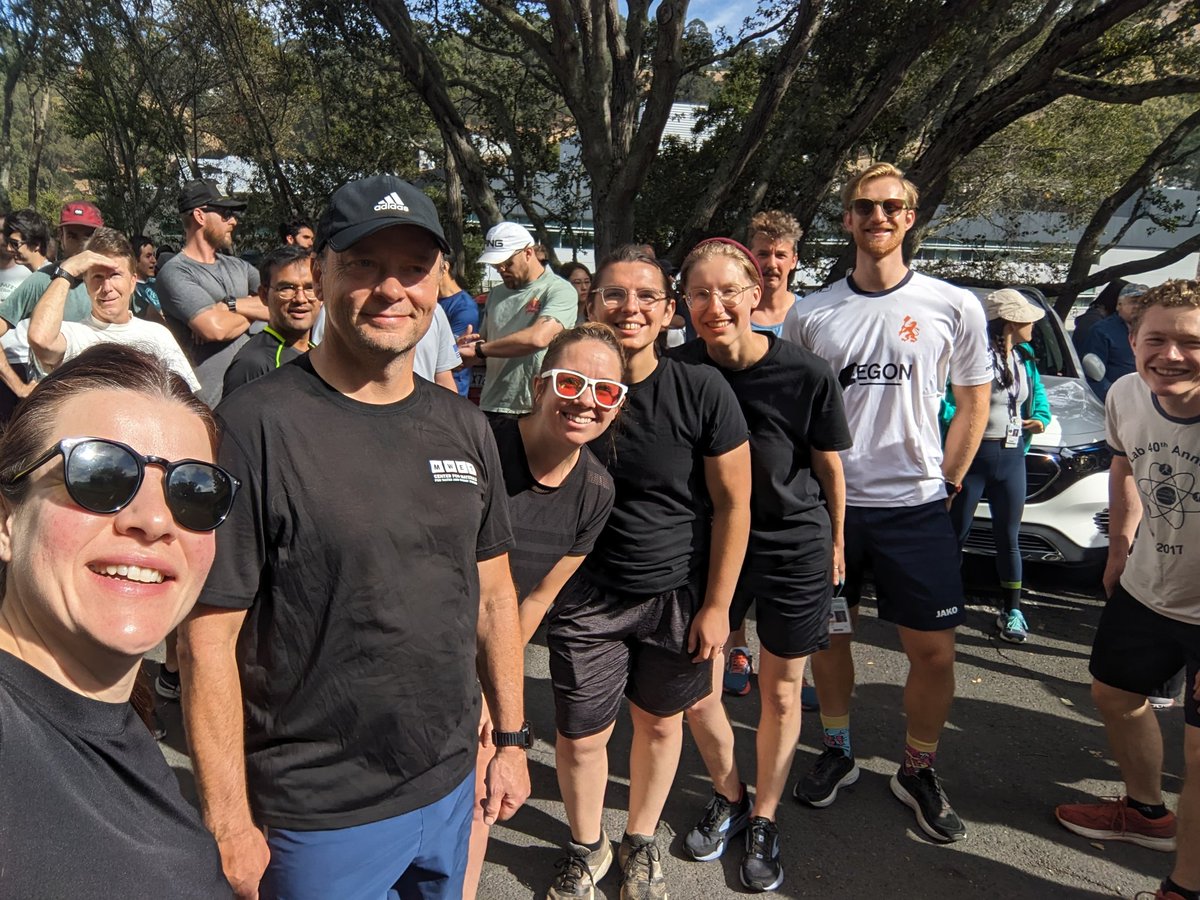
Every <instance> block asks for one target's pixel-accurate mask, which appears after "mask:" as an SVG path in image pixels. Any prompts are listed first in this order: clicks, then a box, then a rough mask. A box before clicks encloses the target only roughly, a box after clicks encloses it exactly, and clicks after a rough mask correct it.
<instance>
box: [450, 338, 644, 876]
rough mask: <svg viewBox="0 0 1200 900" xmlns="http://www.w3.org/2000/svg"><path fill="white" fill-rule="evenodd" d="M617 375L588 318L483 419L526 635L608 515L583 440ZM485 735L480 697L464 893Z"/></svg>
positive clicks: (479, 827) (619, 355) (487, 748)
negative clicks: (520, 396) (510, 407)
mask: <svg viewBox="0 0 1200 900" xmlns="http://www.w3.org/2000/svg"><path fill="white" fill-rule="evenodd" d="M625 381H626V374H625V348H623V347H622V346H621V343H620V341H619V340H618V339H617V335H616V333H615V332H614V331H613V330H612V329H611V328H609V327H608V326H607V325H601V324H599V323H596V322H589V323H587V324H585V325H580V326H577V327H575V328H570V329H567V330H566V331H562V332H559V333H558V334H557V335H555V337H554V340H552V341H551V342H550V346H549V347H548V348H547V349H546V355H545V357H543V359H542V369H541V372H539V373H538V376H537V377H536V379H535V380H534V383H533V410H532V411H531V412H530V413H529V414H528V415H524V416H521V417H520V418H518V419H501V418H497V419H493V420H492V421H491V425H492V431H493V432H494V434H495V436H496V446H497V449H499V451H500V465H501V468H502V469H503V471H504V485H505V489H506V491H507V493H508V508H509V515H510V517H511V519H512V523H513V539H514V540H515V542H516V544H515V546H514V547H513V549H512V550H511V551H509V562H510V563H511V565H512V572H513V580H514V581H515V582H516V585H517V596H518V597H519V598H520V602H521V606H520V616H521V637H522V640H523V642H524V643H529V641H530V639H531V638H532V637H533V634H534V632H535V631H537V629H538V626H539V625H541V623H542V619H543V618H544V617H545V615H546V610H547V609H549V608H550V606H551V604H552V603H553V602H554V599H555V598H556V597H557V596H558V593H559V591H560V590H562V587H563V585H564V584H566V583H567V581H568V579H570V577H571V576H572V575H574V574H575V572H576V571H577V570H578V569H579V566H580V565H581V564H582V563H583V561H584V559H585V558H586V557H587V554H588V553H589V552H591V549H592V547H593V546H594V545H595V543H596V538H597V537H598V536H599V534H600V530H601V529H602V528H603V527H604V524H605V522H607V521H608V514H609V512H610V511H611V510H612V504H613V495H614V488H613V482H612V478H611V477H610V476H609V474H608V472H607V471H606V470H605V468H604V466H602V465H601V464H600V461H599V460H598V459H597V458H596V456H595V454H594V453H592V451H591V450H589V449H588V448H587V442H588V441H594V440H597V439H598V438H600V436H601V435H603V434H604V433H605V432H606V431H607V430H608V428H609V426H610V425H612V423H613V421H614V420H615V419H616V417H617V415H618V414H619V413H620V409H621V404H622V403H623V402H624V400H625V394H626V393H627V392H628V390H629V388H628V387H627V386H626V384H625ZM490 735H491V722H490V718H488V716H487V709H486V706H485V708H484V721H483V722H482V723H481V725H480V748H479V757H478V760H477V762H476V766H477V768H476V773H477V774H476V788H475V790H476V795H477V796H476V803H475V821H474V822H473V824H472V826H471V845H470V855H469V856H468V860H467V878H466V885H465V889H464V893H463V898H464V900H474V898H475V896H476V892H477V890H478V886H479V875H480V871H481V870H482V868H483V856H484V850H485V848H486V845H487V838H488V827H487V824H486V823H485V822H484V821H483V817H482V809H483V807H482V804H481V803H480V802H479V801H480V800H481V799H482V796H483V795H482V789H483V780H482V774H483V767H485V766H486V765H487V761H488V760H489V759H491V755H492V752H493V749H492V748H491V741H490Z"/></svg>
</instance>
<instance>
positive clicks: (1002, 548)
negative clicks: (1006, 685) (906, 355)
mask: <svg viewBox="0 0 1200 900" xmlns="http://www.w3.org/2000/svg"><path fill="white" fill-rule="evenodd" d="M983 308H984V312H985V313H986V315H987V320H988V349H989V352H990V355H991V361H992V375H993V378H992V399H991V404H990V406H989V407H988V420H987V426H986V427H985V429H984V432H983V440H982V442H981V443H980V445H979V450H978V451H976V453H975V459H974V460H973V461H972V462H971V467H970V468H969V469H968V470H967V474H966V475H965V476H964V477H963V482H962V491H961V492H960V493H959V495H958V498H957V499H956V500H955V502H954V503H953V504H952V505H951V506H950V518H951V520H952V521H953V523H954V528H955V530H956V531H957V532H958V544H959V546H960V547H961V546H962V545H963V544H964V543H966V540H967V535H968V534H969V533H970V531H971V523H972V522H973V521H974V519H975V510H976V508H977V507H978V506H979V501H980V500H981V499H985V498H986V499H987V502H988V509H989V510H991V515H992V534H993V536H994V539H995V542H996V573H997V574H998V575H999V576H1000V589H1001V591H1003V593H1004V606H1003V607H1002V608H1001V610H1000V613H999V615H998V616H997V618H996V627H997V628H998V629H999V630H1000V637H1002V638H1003V639H1004V640H1006V641H1011V642H1012V643H1014V644H1020V643H1022V642H1024V640H1025V639H1026V638H1027V637H1028V636H1029V624H1028V623H1027V622H1026V621H1025V614H1024V613H1023V612H1021V550H1020V548H1019V547H1018V546H1017V533H1018V531H1019V530H1020V527H1021V513H1022V512H1023V511H1024V509H1025V453H1026V452H1027V451H1028V450H1029V444H1030V441H1031V440H1032V439H1033V436H1034V435H1035V434H1041V433H1042V432H1043V431H1045V430H1046V426H1047V425H1049V424H1050V401H1049V400H1048V399H1047V398H1046V389H1045V388H1044V387H1043V386H1042V379H1041V377H1040V376H1039V375H1038V370H1037V359H1036V358H1035V357H1034V354H1033V348H1032V347H1031V346H1030V344H1029V341H1030V340H1032V339H1033V323H1034V322H1037V321H1039V320H1040V319H1041V318H1042V317H1043V316H1045V315H1046V312H1045V310H1043V309H1040V308H1038V307H1037V306H1034V305H1033V304H1032V303H1030V302H1029V301H1028V300H1027V299H1026V298H1025V297H1024V295H1023V294H1021V292H1020V291H1016V290H1013V289H1012V288H1004V289H1002V290H999V291H993V292H992V293H990V294H988V295H987V297H985V298H984V301H983ZM954 412H955V406H954V392H953V391H952V390H949V389H948V390H947V391H946V396H945V398H944V400H943V403H942V413H941V416H942V426H943V430H945V429H946V428H948V427H949V424H950V421H951V419H953V418H954Z"/></svg>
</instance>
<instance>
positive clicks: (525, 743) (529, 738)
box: [492, 722, 533, 750]
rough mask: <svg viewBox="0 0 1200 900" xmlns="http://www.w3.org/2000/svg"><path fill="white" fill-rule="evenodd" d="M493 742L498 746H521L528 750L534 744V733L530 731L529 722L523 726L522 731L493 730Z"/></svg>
mask: <svg viewBox="0 0 1200 900" xmlns="http://www.w3.org/2000/svg"><path fill="white" fill-rule="evenodd" d="M492 743H493V744H495V745H496V746H497V747H520V748H521V749H523V750H528V749H529V748H530V747H532V746H533V735H532V734H531V733H530V731H529V723H528V722H526V723H525V724H523V725H522V726H521V730H520V731H495V730H493V731H492Z"/></svg>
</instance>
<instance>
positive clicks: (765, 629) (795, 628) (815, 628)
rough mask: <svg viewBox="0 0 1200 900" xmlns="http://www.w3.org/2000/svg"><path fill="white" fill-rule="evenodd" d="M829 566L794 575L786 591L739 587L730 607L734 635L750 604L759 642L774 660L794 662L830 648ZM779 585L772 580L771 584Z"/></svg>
mask: <svg viewBox="0 0 1200 900" xmlns="http://www.w3.org/2000/svg"><path fill="white" fill-rule="evenodd" d="M830 569H831V566H830V565H829V564H828V563H827V562H823V563H822V564H821V566H820V567H819V568H816V569H812V570H810V571H808V572H800V573H797V574H796V576H795V577H794V578H788V579H786V581H785V582H784V583H785V584H786V587H784V586H782V585H781V586H780V587H773V586H771V585H763V586H759V587H757V588H746V587H739V589H738V592H737V593H736V594H735V595H734V597H733V604H732V605H731V606H730V607H729V627H730V630H733V631H736V630H737V629H738V628H739V627H740V626H741V624H742V622H743V621H744V620H745V618H746V613H747V612H748V611H749V609H750V606H751V604H753V605H754V618H755V621H757V623H758V641H759V643H760V644H762V645H763V647H765V648H766V649H767V650H770V651H771V653H773V654H774V655H775V656H779V657H782V658H783V659H795V658H796V657H799V656H808V655H810V654H812V653H816V652H817V651H818V650H824V649H825V648H826V647H828V646H829V606H830V603H831V601H832V600H833V582H831V581H830V575H831V574H832V573H831V571H830ZM775 583H778V580H777V579H772V583H771V584H775Z"/></svg>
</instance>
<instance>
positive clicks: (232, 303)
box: [225, 297, 237, 313]
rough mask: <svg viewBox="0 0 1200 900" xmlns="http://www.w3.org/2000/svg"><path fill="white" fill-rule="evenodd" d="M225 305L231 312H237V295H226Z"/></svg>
mask: <svg viewBox="0 0 1200 900" xmlns="http://www.w3.org/2000/svg"><path fill="white" fill-rule="evenodd" d="M225 305H226V306H228V307H229V311H230V312H231V313H235V312H237V297H226V298H225Z"/></svg>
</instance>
